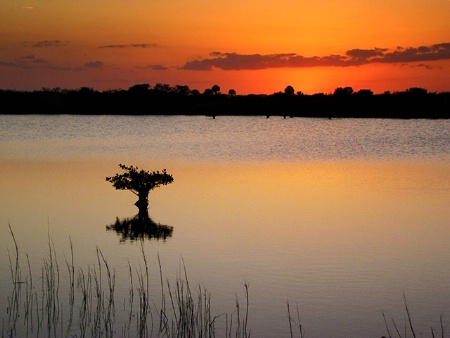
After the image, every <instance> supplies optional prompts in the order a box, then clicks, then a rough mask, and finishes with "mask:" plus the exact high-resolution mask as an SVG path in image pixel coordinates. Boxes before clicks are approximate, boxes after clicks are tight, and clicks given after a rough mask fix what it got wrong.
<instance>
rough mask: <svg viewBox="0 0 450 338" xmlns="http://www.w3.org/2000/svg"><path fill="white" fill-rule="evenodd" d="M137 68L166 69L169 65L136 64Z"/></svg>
mask: <svg viewBox="0 0 450 338" xmlns="http://www.w3.org/2000/svg"><path fill="white" fill-rule="evenodd" d="M136 68H137V69H150V70H167V69H169V67H167V66H163V65H159V64H158V65H148V66H138V67H136Z"/></svg>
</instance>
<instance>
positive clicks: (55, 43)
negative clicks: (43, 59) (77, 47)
mask: <svg viewBox="0 0 450 338" xmlns="http://www.w3.org/2000/svg"><path fill="white" fill-rule="evenodd" d="M68 44H69V41H61V40H42V41H37V42H35V43H33V44H32V45H31V46H32V47H34V48H44V47H64V46H67V45H68Z"/></svg>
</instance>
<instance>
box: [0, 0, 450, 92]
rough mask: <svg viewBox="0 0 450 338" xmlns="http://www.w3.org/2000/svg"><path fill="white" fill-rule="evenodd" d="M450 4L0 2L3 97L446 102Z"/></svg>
mask: <svg viewBox="0 0 450 338" xmlns="http://www.w3.org/2000/svg"><path fill="white" fill-rule="evenodd" d="M449 18H450V1H448V0H412V1H411V0H410V1H406V0H391V1H385V0H378V1H370V2H369V1H361V0H340V1H337V0H324V1H308V2H306V1H293V0H277V1H261V0H260V1H256V0H250V1H234V0H229V1H226V2H225V1H204V0H196V1H184V0H165V1H162V0H155V1H147V0H127V1H125V0H96V1H88V0H2V1H1V2H0V89H19V90H32V89H41V88H42V87H49V88H54V87H61V88H79V87H82V86H88V87H93V88H95V89H97V90H105V89H118V88H123V89H127V88H128V87H130V86H132V85H134V84H137V83H149V84H150V85H152V86H153V85H155V84H156V83H158V82H159V83H168V84H170V85H173V86H174V85H176V84H180V85H188V86H189V87H190V88H191V89H198V90H200V91H201V92H202V91H203V90H204V89H206V88H210V87H211V86H212V85H214V84H218V85H219V86H220V87H221V90H222V92H228V89H230V88H233V89H235V90H236V91H237V93H238V94H248V93H273V92H276V91H283V90H284V88H285V87H286V86H287V85H292V86H293V87H294V88H295V90H296V91H303V92H305V93H307V94H313V93H317V92H325V93H328V92H332V91H333V90H334V89H335V88H336V87H343V86H351V87H353V89H355V90H359V89H362V88H369V89H372V90H373V91H374V92H375V93H378V92H384V91H386V90H390V91H396V90H405V89H407V88H409V87H424V88H427V89H428V90H430V91H450V80H449V79H450V20H449Z"/></svg>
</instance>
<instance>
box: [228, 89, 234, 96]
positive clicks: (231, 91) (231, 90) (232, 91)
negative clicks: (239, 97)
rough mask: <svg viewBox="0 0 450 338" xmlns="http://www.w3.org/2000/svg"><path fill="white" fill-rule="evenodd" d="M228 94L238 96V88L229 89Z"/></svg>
mask: <svg viewBox="0 0 450 338" xmlns="http://www.w3.org/2000/svg"><path fill="white" fill-rule="evenodd" d="M228 95H230V96H236V90H234V89H230V90H229V91H228Z"/></svg>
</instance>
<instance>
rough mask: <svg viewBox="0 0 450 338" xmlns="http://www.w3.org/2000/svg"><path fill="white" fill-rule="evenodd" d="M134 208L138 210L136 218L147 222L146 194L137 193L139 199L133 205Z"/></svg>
mask: <svg viewBox="0 0 450 338" xmlns="http://www.w3.org/2000/svg"><path fill="white" fill-rule="evenodd" d="M134 205H135V206H137V208H138V209H139V213H138V217H139V220H140V221H143V222H145V221H147V220H149V218H150V217H149V215H148V192H146V193H142V192H140V193H139V199H138V201H137V202H136V203H134Z"/></svg>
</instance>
